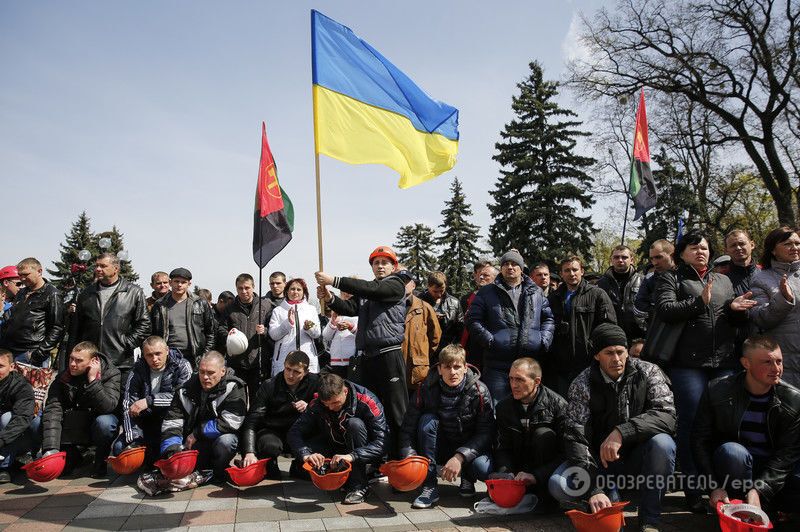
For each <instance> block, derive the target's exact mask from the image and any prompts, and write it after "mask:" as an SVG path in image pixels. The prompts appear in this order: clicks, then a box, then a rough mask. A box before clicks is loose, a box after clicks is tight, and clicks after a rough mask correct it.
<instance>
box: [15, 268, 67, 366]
mask: <svg viewBox="0 0 800 532" xmlns="http://www.w3.org/2000/svg"><path fill="white" fill-rule="evenodd" d="M63 336H64V305H63V303H62V301H61V292H59V291H58V289H57V288H56V287H55V286H54V285H52V284H51V283H49V282H47V281H45V284H44V286H42V287H41V288H40V289H39V290H34V291H31V290H30V288H28V287H27V286H26V287H24V288H22V289H21V290H20V291H19V292H18V293H17V297H16V298H14V307H13V310H12V312H10V317H9V318H8V319H7V320H6V321H4V322H3V331H2V334H0V346H2V347H5V348H6V349H8V350H10V351H12V352H14V353H20V352H23V351H30V352H31V355H30V358H31V362H32V363H33V364H34V365H36V366H38V365H41V363H42V362H43V361H44V360H46V359H48V358H50V352H51V351H53V349H55V348H56V347H58V343H59V342H60V341H61V338H62V337H63Z"/></svg>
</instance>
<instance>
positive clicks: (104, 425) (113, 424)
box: [89, 414, 119, 463]
mask: <svg viewBox="0 0 800 532" xmlns="http://www.w3.org/2000/svg"><path fill="white" fill-rule="evenodd" d="M117 429H119V420H117V416H115V415H114V414H103V415H100V416H97V417H96V418H94V421H92V424H91V426H90V427H89V434H90V435H91V437H92V443H93V444H94V445H95V447H96V449H95V459H94V460H95V463H99V462H104V461H105V459H106V457H108V455H109V454H110V453H111V443H112V442H113V441H114V438H116V437H117Z"/></svg>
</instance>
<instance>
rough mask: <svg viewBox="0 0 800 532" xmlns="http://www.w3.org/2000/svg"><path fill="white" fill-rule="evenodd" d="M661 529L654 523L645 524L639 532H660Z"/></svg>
mask: <svg viewBox="0 0 800 532" xmlns="http://www.w3.org/2000/svg"><path fill="white" fill-rule="evenodd" d="M660 530H661V529H660V528H658V527H657V526H656V525H654V524H652V523H644V524H643V525H642V526H640V527H639V532H659V531H660Z"/></svg>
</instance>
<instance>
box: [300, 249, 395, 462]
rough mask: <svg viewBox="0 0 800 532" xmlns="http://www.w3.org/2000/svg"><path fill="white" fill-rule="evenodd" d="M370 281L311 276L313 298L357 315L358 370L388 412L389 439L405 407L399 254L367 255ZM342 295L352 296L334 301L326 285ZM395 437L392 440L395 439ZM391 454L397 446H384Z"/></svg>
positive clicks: (376, 252) (387, 251)
mask: <svg viewBox="0 0 800 532" xmlns="http://www.w3.org/2000/svg"><path fill="white" fill-rule="evenodd" d="M369 264H370V266H371V267H372V273H373V274H374V275H375V280H374V281H365V280H362V279H353V278H350V277H334V276H332V275H329V274H327V273H325V272H317V273H316V274H314V276H315V277H316V279H317V283H318V284H319V287H318V288H317V296H318V297H319V298H320V299H321V300H323V301H325V303H326V304H327V305H328V306H330V308H331V310H333V311H334V312H336V313H337V314H339V315H341V316H355V315H357V316H358V330H357V331H356V348H357V349H358V350H359V351H362V352H363V353H364V358H363V360H362V362H361V369H362V370H363V373H364V375H368V376H369V383H370V388H371V389H372V390H374V392H375V395H377V396H378V399H380V402H381V404H383V408H385V409H386V422H387V423H388V425H389V430H390V434H394V435H396V434H398V433H399V431H400V427H401V426H402V424H403V416H405V413H406V408H407V407H408V388H407V387H406V363H405V360H404V358H403V350H402V344H403V336H404V334H405V323H406V286H405V281H404V280H403V279H402V278H401V277H400V276H398V275H396V274H395V271H396V270H397V255H395V252H394V250H393V249H392V248H390V247H389V246H379V247H377V248H375V250H374V251H373V252H372V253H370V255H369ZM330 285H333V286H334V287H336V288H338V289H340V290H343V291H345V292H347V293H349V294H352V295H353V297H352V298H350V299H348V300H343V299H341V298H337V297H334V295H333V294H332V293H331V292H330V290H328V288H327V287H328V286H330ZM393 437H394V436H393ZM388 451H389V453H390V454H391V455H393V456H394V455H396V454H397V449H396V445H394V444H392V445H389V446H388Z"/></svg>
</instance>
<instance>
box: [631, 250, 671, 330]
mask: <svg viewBox="0 0 800 532" xmlns="http://www.w3.org/2000/svg"><path fill="white" fill-rule="evenodd" d="M674 252H675V246H673V245H672V243H671V242H670V241H669V240H664V239H661V240H656V241H655V242H653V243H652V244H651V245H650V251H649V255H650V263H651V264H652V265H653V271H652V272H650V273H648V274H647V276H646V277H645V278H644V280H643V281H642V284H641V285H640V286H639V292H638V293H637V294H636V301H635V302H634V304H633V316H634V318H636V323H637V324H638V325H639V328H640V329H642V330H643V331H647V327H648V326H649V325H650V318H652V312H653V309H654V308H655V301H654V296H655V292H656V280H657V279H658V276H659V275H660V274H661V273H663V272H666V271H671V270H673V269H675V262H674V261H673V260H672V254H673V253H674ZM633 338H638V337H636V336H634V337H633Z"/></svg>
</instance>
